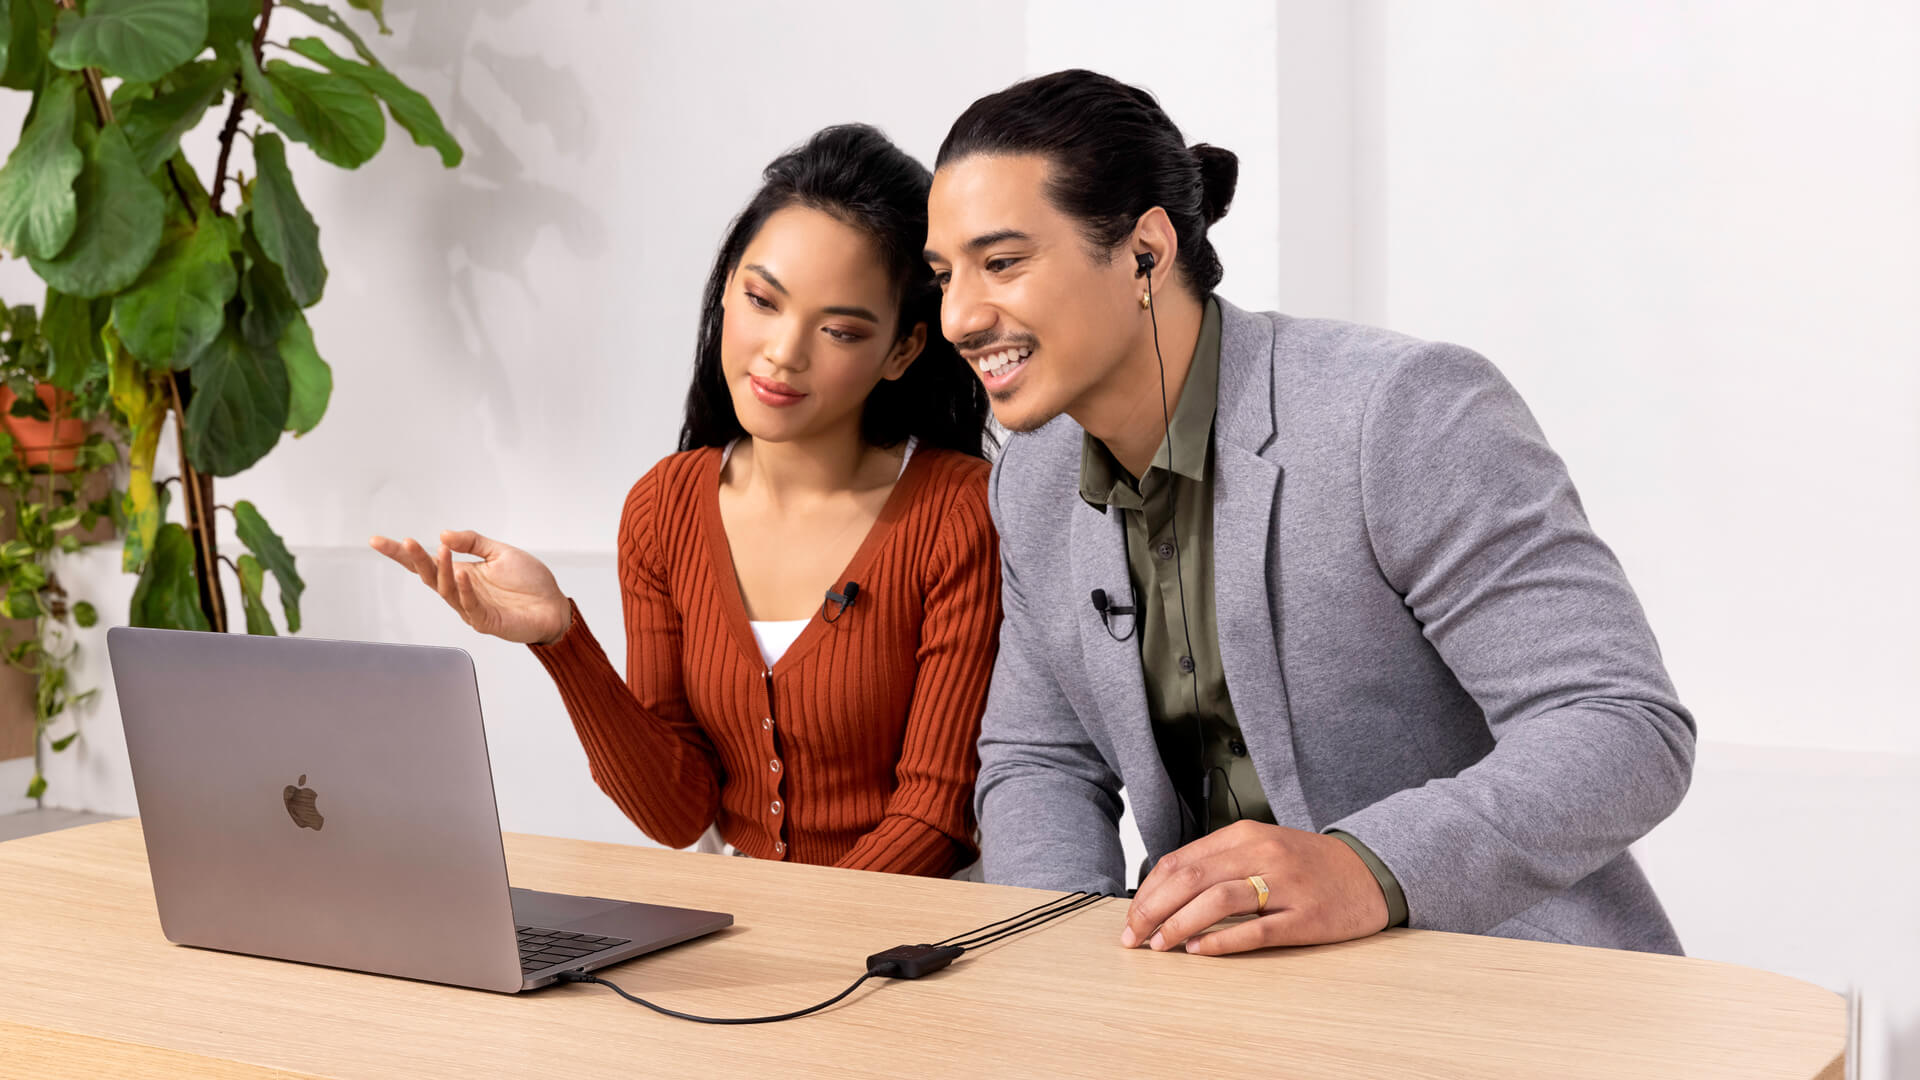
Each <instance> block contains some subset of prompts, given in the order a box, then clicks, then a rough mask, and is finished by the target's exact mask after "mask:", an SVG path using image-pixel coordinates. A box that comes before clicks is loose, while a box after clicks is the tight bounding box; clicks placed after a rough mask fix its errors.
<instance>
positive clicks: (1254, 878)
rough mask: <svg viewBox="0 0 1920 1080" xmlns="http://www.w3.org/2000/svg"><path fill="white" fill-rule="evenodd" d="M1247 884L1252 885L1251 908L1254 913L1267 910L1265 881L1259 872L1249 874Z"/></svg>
mask: <svg viewBox="0 0 1920 1080" xmlns="http://www.w3.org/2000/svg"><path fill="white" fill-rule="evenodd" d="M1247 884H1249V885H1251V886H1253V896H1254V902H1253V910H1254V912H1255V913H1256V914H1258V913H1259V912H1262V911H1265V910H1267V882H1266V879H1265V878H1263V877H1261V876H1260V875H1259V874H1253V875H1250V876H1249V877H1248V878H1247Z"/></svg>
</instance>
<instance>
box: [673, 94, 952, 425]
mask: <svg viewBox="0 0 1920 1080" xmlns="http://www.w3.org/2000/svg"><path fill="white" fill-rule="evenodd" d="M761 177H762V180H763V181H764V182H763V183H762V184H761V185H760V190H759V192H758V193H756V194H755V195H754V197H753V200H752V201H751V202H749V203H747V208H746V209H745V210H742V211H741V212H740V216H739V217H737V218H735V219H734V220H733V225H732V226H731V227H730V228H728V230H727V238H726V241H725V242H724V243H722V244H721V245H720V254H719V256H718V257H716V258H715V259H714V260H713V273H712V274H710V275H709V276H708V277H707V288H706V293H705V294H704V296H703V298H702V299H701V302H700V338H699V343H698V345H697V346H696V351H695V352H694V358H693V365H694V368H693V386H692V388H691V389H689V390H688V391H687V415H686V421H685V423H684V424H682V425H681V428H680V449H682V450H693V449H696V448H699V447H703V446H725V445H727V444H728V443H730V442H732V441H733V440H734V439H737V438H740V437H741V436H743V435H745V434H746V430H745V429H744V428H742V427H741V426H740V418H739V417H738V416H737V415H735V413H734V411H733V396H732V395H731V394H730V393H728V392H727V379H726V374H725V372H724V371H722V370H721V367H720V327H721V321H722V320H723V318H724V317H725V316H724V315H723V313H722V311H721V303H722V301H723V300H724V299H725V295H726V289H727V278H728V277H730V276H731V275H732V274H733V271H734V269H735V268H736V267H737V266H739V265H740V259H741V256H743V255H744V254H745V253H746V250H747V245H748V244H751V243H752V242H753V238H754V237H755V236H756V235H758V234H759V232H760V227H761V226H762V225H764V224H766V221H767V219H768V218H769V217H772V216H773V214H774V213H775V212H777V211H779V210H784V209H786V208H787V207H789V206H805V207H809V208H811V209H814V210H819V211H821V212H823V213H827V214H831V215H833V216H834V217H835V218H837V219H839V220H840V221H843V222H845V223H846V224H848V225H850V226H852V227H854V228H856V229H859V230H860V231H862V232H864V233H866V234H867V236H868V237H869V238H871V239H872V241H873V243H874V246H875V248H876V249H877V250H878V252H879V254H880V258H881V259H882V260H883V261H884V262H885V263H886V267H887V274H888V277H889V278H890V279H891V280H892V282H893V285H894V293H895V295H897V296H898V297H899V300H900V308H899V310H900V317H899V321H898V323H897V329H896V331H895V333H896V337H895V339H894V340H895V341H896V342H897V341H898V340H900V339H901V338H905V337H906V336H907V335H909V334H911V333H912V332H913V328H914V327H915V326H916V325H918V324H920V323H925V324H926V326H927V344H926V348H924V349H923V350H921V353H920V356H919V358H918V359H916V360H914V362H913V364H912V365H911V366H909V367H908V368H907V372H906V374H904V375H902V376H901V377H900V378H898V379H894V380H882V381H881V382H880V384H879V385H878V386H875V387H874V389H873V393H871V394H869V395H868V396H867V404H866V408H865V410H864V411H863V412H862V414H861V418H860V434H861V437H862V438H864V439H865V440H866V441H867V442H868V443H870V444H872V445H874V446H896V445H898V444H900V443H902V442H904V441H906V439H907V437H908V436H914V437H917V438H918V439H919V440H920V444H921V445H922V446H938V447H943V448H945V449H948V450H958V451H960V452H961V453H964V454H971V455H973V456H975V457H985V456H986V452H985V449H984V440H985V436H986V421H987V393H986V388H985V387H983V386H981V385H980V380H979V379H978V378H976V377H975V376H974V374H973V372H972V371H971V370H969V369H968V367H967V364H966V361H964V360H962V359H961V358H960V355H959V354H958V353H957V352H955V351H954V348H953V346H952V344H950V343H949V342H948V341H947V339H946V338H945V337H943V336H941V333H940V289H939V287H938V286H936V285H935V284H934V282H933V271H932V270H931V269H929V268H928V266H927V263H926V259H925V258H924V257H923V256H922V255H921V252H923V251H924V250H926V243H927V189H928V188H929V187H930V186H932V183H933V174H931V173H929V172H928V171H927V169H926V167H925V166H923V165H921V164H920V163H919V162H918V161H915V160H914V159H913V158H912V157H911V156H909V155H908V154H907V153H906V152H905V151H902V150H901V149H900V148H899V147H897V146H895V145H893V143H892V142H890V141H888V139H887V137H886V136H885V135H882V134H881V133H880V132H879V131H878V130H877V129H875V128H872V127H869V126H867V125H865V124H842V125H838V126H835V127H830V128H826V129H824V130H822V131H820V132H819V133H818V134H816V135H814V136H813V137H812V138H811V139H808V140H807V141H806V142H805V143H804V144H802V145H801V146H799V147H797V148H795V149H793V150H789V151H787V152H786V153H784V154H782V155H780V156H779V157H777V158H775V159H774V160H773V163H772V164H770V165H768V166H767V168H766V171H765V172H764V173H762V174H761Z"/></svg>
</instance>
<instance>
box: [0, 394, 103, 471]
mask: <svg viewBox="0 0 1920 1080" xmlns="http://www.w3.org/2000/svg"><path fill="white" fill-rule="evenodd" d="M34 393H35V396H36V397H38V398H39V399H40V404H42V405H45V406H46V407H47V411H48V412H49V413H51V414H53V419H51V420H34V419H31V418H29V417H25V416H15V415H13V403H14V402H15V401H17V400H19V399H18V398H17V397H16V396H15V394H14V392H13V390H12V389H11V388H10V387H7V386H0V422H4V423H5V424H6V425H7V430H8V431H10V432H12V433H13V441H14V443H15V444H16V445H18V446H19V448H20V459H21V460H22V461H24V462H26V463H27V464H29V465H47V466H51V467H52V469H53V471H54V472H72V471H73V467H74V461H75V457H76V455H77V454H78V453H79V450H80V446H81V444H83V443H85V442H86V441H87V425H86V424H85V422H83V421H81V420H77V419H75V418H74V416H73V411H72V402H73V395H72V394H69V393H67V392H66V391H64V390H59V389H57V388H55V387H52V386H47V385H45V384H44V383H43V384H41V385H39V386H36V387H34Z"/></svg>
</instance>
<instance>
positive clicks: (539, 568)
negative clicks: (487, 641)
mask: <svg viewBox="0 0 1920 1080" xmlns="http://www.w3.org/2000/svg"><path fill="white" fill-rule="evenodd" d="M368 544H369V545H370V546H372V548H373V550H375V551H377V552H379V553H380V554H382V555H385V556H386V557H387V558H389V559H392V560H393V561H394V562H397V563H399V564H400V565H401V566H404V567H406V568H407V569H408V570H411V571H413V572H414V573H415V574H418V575H419V576H420V580H421V581H424V582H426V584H427V587H428V588H430V589H432V590H433V591H434V592H437V593H439V594H440V598H441V599H443V600H445V601H446V602H447V604H448V606H449V607H451V608H453V610H455V611H457V612H459V613H460V617H461V618H462V619H465V620H466V622H467V625H468V626H471V627H473V628H474V629H475V630H478V631H480V632H481V633H483V634H492V635H493V636H494V637H497V638H504V639H505V640H507V641H517V642H520V643H522V644H527V645H551V644H553V643H554V642H556V641H559V640H560V639H561V638H562V637H564V636H566V633H567V629H568V628H569V627H570V626H571V625H572V621H573V607H572V604H571V603H570V602H569V601H568V600H567V595H566V594H565V593H563V592H561V591H560V583H559V582H557V581H555V580H554V579H553V571H551V570H549V569H547V565H546V564H545V563H543V562H541V561H540V560H539V559H536V558H534V557H533V556H532V555H529V554H527V553H526V552H524V551H521V550H520V549H519V548H517V547H509V546H508V545H506V544H502V543H500V542H499V541H497V540H489V539H488V538H486V537H484V536H481V535H480V534H479V533H477V532H473V531H472V530H467V531H463V532H443V533H441V534H440V550H439V551H438V552H437V553H436V554H431V555H430V554H428V553H427V549H426V548H424V547H421V546H420V542H419V541H418V540H414V539H412V538H411V537H409V538H408V539H407V540H406V541H405V542H404V543H403V542H401V541H397V540H390V539H388V538H387V537H384V536H376V537H374V538H373V539H371V540H369V541H368ZM456 552H457V553H460V554H463V555H477V556H479V558H480V561H479V562H454V561H453V556H454V554H455V553H456Z"/></svg>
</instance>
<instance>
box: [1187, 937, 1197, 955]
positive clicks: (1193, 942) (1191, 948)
mask: <svg viewBox="0 0 1920 1080" xmlns="http://www.w3.org/2000/svg"><path fill="white" fill-rule="evenodd" d="M1199 944H1200V939H1199V938H1193V939H1190V940H1189V941H1188V942H1187V951H1188V952H1199V951H1200V949H1199V947H1198V946H1199Z"/></svg>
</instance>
